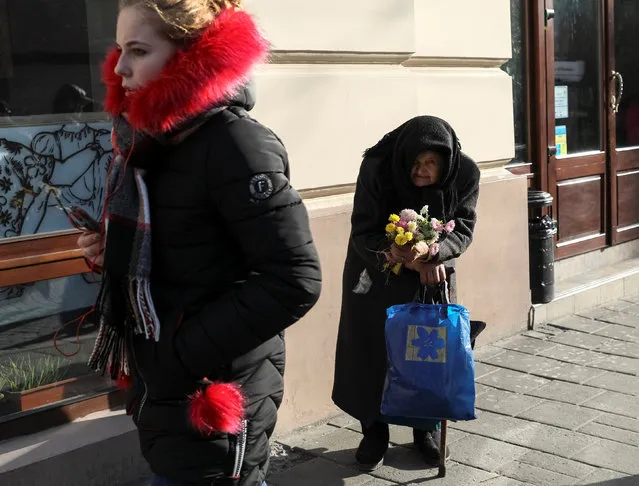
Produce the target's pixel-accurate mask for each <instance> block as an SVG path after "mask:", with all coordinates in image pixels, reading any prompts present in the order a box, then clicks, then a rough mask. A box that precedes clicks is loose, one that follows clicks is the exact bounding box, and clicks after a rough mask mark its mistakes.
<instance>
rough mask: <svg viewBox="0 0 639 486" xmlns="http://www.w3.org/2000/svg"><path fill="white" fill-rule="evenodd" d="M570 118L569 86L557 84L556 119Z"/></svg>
mask: <svg viewBox="0 0 639 486" xmlns="http://www.w3.org/2000/svg"><path fill="white" fill-rule="evenodd" d="M561 118H568V86H555V120H559V119H561Z"/></svg>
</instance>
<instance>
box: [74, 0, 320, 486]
mask: <svg viewBox="0 0 639 486" xmlns="http://www.w3.org/2000/svg"><path fill="white" fill-rule="evenodd" d="M266 54H267V42H266V41H265V39H264V38H263V37H262V36H261V34H260V33H259V31H258V28H257V27H256V25H255V23H254V21H253V19H252V18H251V17H250V16H249V15H248V14H247V13H246V12H244V11H243V10H241V8H240V0H122V1H121V2H120V12H119V17H118V26H117V47H116V48H114V49H113V50H112V51H111V52H110V53H109V54H108V56H107V58H106V62H105V65H104V71H103V75H104V81H105V83H106V85H107V100H106V103H105V106H106V109H107V111H109V112H110V113H111V115H112V116H113V123H114V127H113V142H114V147H115V151H116V155H115V157H114V159H113V161H112V163H111V167H110V169H109V175H108V188H107V194H106V203H105V214H104V218H103V224H102V226H103V231H102V232H101V233H100V234H96V233H85V234H83V235H82V236H81V237H80V239H79V245H80V247H81V248H83V249H84V252H85V255H86V257H87V258H88V259H89V260H91V261H92V262H93V263H94V264H97V265H100V266H101V267H102V279H103V280H102V288H101V292H100V295H99V298H98V302H97V305H96V311H97V315H98V317H99V323H100V331H99V335H98V338H97V340H96V345H95V349H94V351H93V355H92V357H91V360H90V365H91V366H92V367H93V368H95V369H96V370H100V371H103V372H104V371H106V372H107V373H109V375H110V376H111V377H112V378H113V379H117V380H118V381H119V382H120V383H123V384H128V383H131V382H132V383H133V390H132V400H131V402H130V405H129V413H130V414H131V415H132V416H133V419H134V421H135V423H136V425H137V427H138V430H139V437H140V444H141V448H142V452H143V454H144V457H145V458H146V460H147V461H148V462H149V464H150V466H151V469H152V470H153V472H154V473H155V474H156V475H157V478H156V480H155V481H156V482H155V483H154V484H157V485H212V484H215V485H241V486H260V485H262V484H263V482H264V480H265V477H266V473H267V468H268V459H269V438H270V436H271V434H272V432H273V429H274V427H275V422H276V418H277V409H278V407H279V405H280V403H281V400H282V393H283V373H284V340H283V331H284V329H285V328H286V327H288V326H290V325H291V324H293V323H294V322H296V321H297V320H298V319H300V318H301V317H302V316H303V315H304V314H306V313H307V312H308V311H309V309H310V308H311V307H312V306H313V305H314V304H315V302H316V301H317V299H318V297H319V293H320V281H321V275H320V267H319V261H318V256H317V253H316V250H315V247H314V245H313V239H312V236H311V233H310V229H309V221H308V216H307V213H306V210H305V208H304V205H303V204H302V201H301V199H300V196H299V195H298V194H297V192H296V191H295V190H294V189H293V188H292V187H291V186H290V184H289V163H288V158H287V154H286V151H285V149H284V147H283V146H282V143H281V142H280V140H279V139H278V138H277V136H276V135H275V134H274V133H273V132H271V131H270V130H269V129H268V128H266V127H264V126H263V125H261V124H260V123H258V122H257V121H255V120H253V119H252V118H251V117H250V116H249V114H248V111H249V110H250V109H251V108H252V107H253V104H254V100H253V96H252V93H251V91H250V89H248V88H247V81H248V76H249V74H250V71H251V69H252V68H253V67H254V66H255V65H256V64H257V63H259V62H261V61H263V60H264V59H265V57H266ZM103 250H104V251H103Z"/></svg>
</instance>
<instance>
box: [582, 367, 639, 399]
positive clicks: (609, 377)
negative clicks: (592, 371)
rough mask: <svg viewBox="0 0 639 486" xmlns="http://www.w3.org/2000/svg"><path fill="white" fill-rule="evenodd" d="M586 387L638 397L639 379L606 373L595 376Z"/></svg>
mask: <svg viewBox="0 0 639 486" xmlns="http://www.w3.org/2000/svg"><path fill="white" fill-rule="evenodd" d="M585 384H586V385H587V386H593V387H597V388H603V389H605V390H611V391H616V392H620V393H626V394H629V395H634V396H638V395H639V377H637V376H629V375H626V374H623V373H612V372H606V373H604V374H602V375H599V376H595V377H593V378H592V379H591V380H588V381H587V382H586V383H585Z"/></svg>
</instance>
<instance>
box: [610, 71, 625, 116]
mask: <svg viewBox="0 0 639 486" xmlns="http://www.w3.org/2000/svg"><path fill="white" fill-rule="evenodd" d="M612 77H613V79H614V81H615V92H614V93H613V94H612V96H611V97H610V108H611V109H612V111H613V113H619V105H621V99H622V98H623V76H622V75H621V73H619V72H617V71H613V72H612Z"/></svg>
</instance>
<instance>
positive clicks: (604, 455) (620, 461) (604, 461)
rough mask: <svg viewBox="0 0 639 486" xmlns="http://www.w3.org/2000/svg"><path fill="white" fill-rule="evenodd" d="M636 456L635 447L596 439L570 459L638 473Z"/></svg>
mask: <svg viewBox="0 0 639 486" xmlns="http://www.w3.org/2000/svg"><path fill="white" fill-rule="evenodd" d="M638 457H639V456H638V455H637V448H636V447H633V446H629V445H627V444H620V443H619V442H613V441H610V440H605V439H598V440H597V441H596V442H594V443H593V444H591V445H590V446H588V447H586V448H585V449H583V450H581V451H579V452H578V453H577V454H575V455H574V457H572V459H574V460H576V461H582V462H585V463H586V464H591V465H593V466H598V467H604V468H607V469H611V470H613V471H617V472H622V473H624V474H631V475H639V461H638V460H637V458H638Z"/></svg>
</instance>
